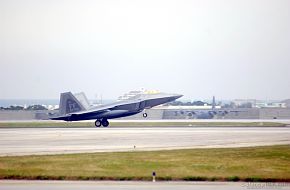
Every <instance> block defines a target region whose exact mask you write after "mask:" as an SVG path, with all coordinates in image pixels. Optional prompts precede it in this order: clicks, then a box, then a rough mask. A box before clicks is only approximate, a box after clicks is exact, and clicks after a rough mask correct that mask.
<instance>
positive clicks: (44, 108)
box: [0, 105, 47, 111]
mask: <svg viewBox="0 0 290 190" xmlns="http://www.w3.org/2000/svg"><path fill="white" fill-rule="evenodd" d="M0 110H19V111H20V110H28V111H32V110H47V108H46V107H44V106H42V105H31V106H28V107H27V108H25V107H23V106H10V107H0Z"/></svg>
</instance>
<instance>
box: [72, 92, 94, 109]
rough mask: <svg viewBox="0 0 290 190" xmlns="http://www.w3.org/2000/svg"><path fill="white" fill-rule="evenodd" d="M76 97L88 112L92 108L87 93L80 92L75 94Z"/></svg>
mask: <svg viewBox="0 0 290 190" xmlns="http://www.w3.org/2000/svg"><path fill="white" fill-rule="evenodd" d="M74 96H75V97H76V99H77V100H78V101H79V102H80V103H81V104H82V105H83V106H84V108H85V109H86V110H88V109H89V108H90V102H89V100H88V98H87V96H86V95H85V93H83V92H80V93H77V94H74Z"/></svg>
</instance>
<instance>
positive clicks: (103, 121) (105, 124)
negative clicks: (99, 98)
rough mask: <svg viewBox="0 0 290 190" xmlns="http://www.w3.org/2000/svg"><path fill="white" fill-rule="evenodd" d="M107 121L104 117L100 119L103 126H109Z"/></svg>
mask: <svg viewBox="0 0 290 190" xmlns="http://www.w3.org/2000/svg"><path fill="white" fill-rule="evenodd" d="M109 124H110V123H109V122H108V120H106V119H103V120H102V125H103V126H104V127H108V126H109Z"/></svg>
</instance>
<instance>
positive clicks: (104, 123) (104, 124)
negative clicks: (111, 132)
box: [95, 119, 110, 127]
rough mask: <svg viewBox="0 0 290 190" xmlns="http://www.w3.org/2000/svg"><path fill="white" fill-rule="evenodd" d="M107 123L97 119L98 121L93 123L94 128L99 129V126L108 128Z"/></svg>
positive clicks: (104, 120)
mask: <svg viewBox="0 0 290 190" xmlns="http://www.w3.org/2000/svg"><path fill="white" fill-rule="evenodd" d="M109 124H110V123H109V121H108V120H107V119H102V120H101V119H98V120H96V121H95V126H96V127H101V126H103V127H108V126H109Z"/></svg>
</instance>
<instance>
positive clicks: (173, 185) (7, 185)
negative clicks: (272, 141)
mask: <svg viewBox="0 0 290 190" xmlns="http://www.w3.org/2000/svg"><path fill="white" fill-rule="evenodd" d="M289 186H290V184H289V183H246V182H156V183H153V182H112V181H104V182H100V181H17V180H13V181H7V180H3V181H0V190H2V189H3V190H4V189H5V190H18V189H21V190H23V189H29V190H34V189H35V190H38V189H42V190H48V189H54V190H55V189H57V190H63V189H70V190H79V189H99V190H119V189H120V190H124V189H127V190H131V189H132V190H133V189H134V190H135V189H141V190H145V189H150V190H171V189H172V190H187V189H203V190H208V189H213V188H214V189H217V190H232V189H236V190H246V189H269V190H270V189H289Z"/></svg>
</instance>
